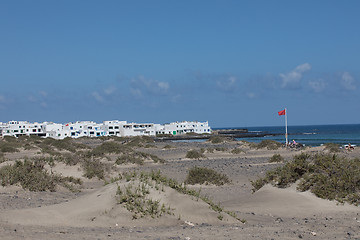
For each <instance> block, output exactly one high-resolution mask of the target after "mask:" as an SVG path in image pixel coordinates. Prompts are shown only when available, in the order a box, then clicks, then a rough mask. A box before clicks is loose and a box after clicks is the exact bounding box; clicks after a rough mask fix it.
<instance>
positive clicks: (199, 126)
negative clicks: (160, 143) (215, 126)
mask: <svg viewBox="0 0 360 240" xmlns="http://www.w3.org/2000/svg"><path fill="white" fill-rule="evenodd" d="M186 133H197V134H203V133H211V128H210V127H209V123H208V122H197V121H195V122H188V121H183V122H172V123H166V124H164V125H161V126H160V128H159V129H157V134H171V135H181V134H186Z"/></svg>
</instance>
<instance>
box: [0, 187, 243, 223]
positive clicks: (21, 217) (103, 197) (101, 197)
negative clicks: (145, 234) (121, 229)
mask: <svg viewBox="0 0 360 240" xmlns="http://www.w3.org/2000/svg"><path fill="white" fill-rule="evenodd" d="M128 184H130V183H128V182H119V183H112V184H109V185H107V186H104V187H102V188H100V189H98V190H96V191H93V192H91V193H88V194H86V195H83V196H81V197H78V198H77V199H74V200H71V201H68V202H64V203H61V204H56V205H51V206H45V207H39V208H31V209H18V210H9V211H5V212H3V213H2V215H1V217H0V218H1V219H2V220H3V221H7V222H10V223H15V224H22V225H40V226H77V227H85V226H86V227H89V226H93V227H95V226H99V227H100V226H101V227H111V226H114V227H115V226H137V225H139V226H152V225H174V224H182V223H185V222H186V223H188V224H189V223H190V224H191V223H193V224H201V223H210V224H211V223H235V222H238V220H236V219H235V218H233V217H231V216H229V215H227V214H226V213H224V212H223V213H221V216H222V217H220V218H222V220H220V219H219V215H220V214H219V213H218V212H215V211H214V210H212V209H211V208H210V207H209V205H208V204H207V203H205V202H203V201H202V200H201V199H196V198H195V197H192V196H188V195H184V194H181V193H179V192H177V191H175V190H174V189H171V188H170V187H166V186H164V187H162V189H158V190H156V189H155V188H149V189H150V191H149V194H148V198H149V199H152V200H154V201H159V202H160V204H161V205H162V204H164V206H166V207H167V208H169V209H171V211H170V212H171V214H164V215H163V216H161V217H159V218H156V221H152V219H153V218H152V217H151V216H145V217H143V218H138V219H133V213H131V212H129V211H128V210H127V209H126V208H125V207H124V206H123V205H121V204H119V203H118V197H117V195H116V193H117V190H118V186H120V188H122V189H125V188H126V186H127V185H128ZM131 184H134V185H136V184H138V182H136V181H135V182H132V183H131Z"/></svg>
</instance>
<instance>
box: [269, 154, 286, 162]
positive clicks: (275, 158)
mask: <svg viewBox="0 0 360 240" xmlns="http://www.w3.org/2000/svg"><path fill="white" fill-rule="evenodd" d="M283 161H284V158H283V156H281V155H280V154H274V155H273V156H272V157H271V158H270V160H269V163H274V162H276V163H278V162H283Z"/></svg>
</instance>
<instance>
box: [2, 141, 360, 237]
mask: <svg viewBox="0 0 360 240" xmlns="http://www.w3.org/2000/svg"><path fill="white" fill-rule="evenodd" d="M166 144H167V143H166ZM171 144H172V145H174V148H173V149H168V150H164V149H163V146H164V145H165V143H157V145H158V146H157V148H152V149H142V151H147V152H149V153H151V154H155V155H157V156H159V157H162V158H164V159H165V160H167V162H166V163H165V164H153V163H150V162H146V163H145V164H144V165H143V166H137V165H134V164H128V165H121V166H118V167H117V168H114V169H113V171H115V172H113V175H116V171H119V172H123V171H133V170H136V171H151V170H161V172H162V173H163V174H165V175H166V176H168V177H171V178H174V179H176V180H178V181H180V182H181V181H183V180H184V176H185V175H186V172H187V170H188V169H189V168H191V167H193V166H206V167H209V168H212V169H215V170H217V171H219V172H222V173H225V174H227V175H228V176H229V178H230V179H231V180H232V183H231V184H228V185H225V186H221V187H217V186H200V185H196V186H193V187H192V188H193V189H196V190H197V189H199V190H200V189H201V192H202V194H205V195H208V196H209V197H210V199H214V201H215V202H216V203H217V202H219V203H220V204H221V206H222V207H223V208H224V209H225V210H228V211H232V212H234V213H236V214H237V216H238V218H240V219H244V220H246V223H245V224H243V223H242V222H241V221H239V220H236V219H235V218H233V217H231V216H229V215H227V214H225V213H222V214H221V215H222V217H223V219H222V220H220V219H219V213H217V212H215V211H213V210H212V209H211V208H210V207H209V205H208V204H206V203H204V202H203V201H201V200H198V199H196V198H195V197H191V196H188V195H184V194H180V193H178V192H177V191H175V190H173V189H171V188H169V187H164V191H161V190H155V189H154V188H151V189H150V194H149V198H152V199H153V200H159V201H160V203H161V204H164V205H165V206H170V208H171V209H172V214H171V215H168V214H165V215H164V216H162V217H160V218H155V219H153V218H151V217H149V216H147V217H145V218H140V219H135V220H133V219H132V213H131V212H129V211H127V210H126V209H125V208H124V207H123V206H122V205H120V204H118V203H117V198H116V191H117V188H118V185H119V186H120V187H121V188H122V189H125V186H126V185H127V184H129V183H127V182H125V180H121V181H119V182H116V183H111V184H108V185H105V186H104V184H103V182H102V181H99V180H96V179H92V180H88V179H86V178H84V177H83V176H82V171H81V167H80V166H79V165H76V166H66V165H65V164H63V163H57V164H56V165H55V166H54V167H52V168H51V171H53V172H56V173H59V174H61V175H63V176H74V177H80V178H81V179H82V180H83V181H84V185H83V189H82V192H81V193H71V192H63V193H62V192H60V193H41V192H40V193H31V192H28V191H24V190H22V189H20V188H19V187H17V186H10V187H1V188H0V200H1V203H2V205H1V206H2V208H1V209H0V232H2V236H3V237H2V239H50V238H53V239H298V238H304V239H315V238H316V239H332V238H335V237H336V238H340V239H347V238H349V239H360V235H359V233H360V210H359V207H356V206H353V205H348V204H344V205H342V204H337V203H336V202H335V201H328V200H323V199H319V198H317V197H316V196H314V195H313V194H312V193H310V192H299V191H297V190H296V187H295V185H294V186H292V187H290V188H286V189H278V188H275V187H272V186H270V185H266V186H264V187H263V188H261V189H260V190H259V191H257V192H256V193H254V194H252V192H251V184H250V182H249V180H251V179H256V178H257V176H261V175H262V174H264V173H265V172H266V170H269V169H273V168H274V167H277V166H279V164H276V163H275V164H274V163H271V164H269V163H268V159H269V158H270V157H271V156H272V155H273V154H275V153H280V154H281V155H282V156H284V157H285V158H286V159H290V158H291V157H292V156H294V155H295V154H298V153H300V152H299V151H291V150H286V149H280V150H277V151H276V150H273V151H269V150H264V149H262V150H251V149H246V151H245V153H240V154H237V155H236V154H235V155H234V154H230V153H229V152H224V153H222V152H219V151H217V152H215V153H213V154H211V153H206V156H207V158H205V159H199V160H197V159H195V160H194V159H186V158H185V155H186V152H187V150H188V149H190V148H195V149H196V148H206V147H208V146H207V145H206V144H208V143H197V144H191V143H171ZM233 145H234V144H232V145H229V146H232V147H233ZM305 151H307V152H321V151H323V148H309V149H306V150H305ZM17 154H19V153H17ZM344 154H345V155H349V153H344ZM350 154H351V156H355V157H356V156H359V155H360V154H359V151H357V152H356V151H354V152H351V153H350ZM20 155H21V154H20ZM21 156H22V155H21ZM10 159H15V158H10ZM9 163H11V161H8V162H6V163H2V164H1V165H6V164H9ZM49 170H50V169H49ZM135 184H136V182H135ZM60 190H61V189H60ZM61 191H65V190H61ZM52 198H53V199H52ZM53 202H54V203H56V204H53ZM14 229H15V230H14Z"/></svg>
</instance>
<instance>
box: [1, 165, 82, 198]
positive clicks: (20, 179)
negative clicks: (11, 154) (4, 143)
mask: <svg viewBox="0 0 360 240" xmlns="http://www.w3.org/2000/svg"><path fill="white" fill-rule="evenodd" d="M46 163H47V162H46V160H45V159H25V160H24V161H16V162H15V164H13V165H7V166H4V167H2V168H1V169H0V181H1V185H2V186H7V185H16V184H19V185H20V186H21V187H22V188H24V189H27V190H30V191H51V192H54V191H55V190H56V186H57V185H60V186H63V187H66V188H68V189H70V190H74V189H75V188H74V186H75V185H81V180H80V179H78V178H74V177H62V176H60V175H56V174H53V173H52V172H49V171H47V170H46V169H45V168H44V166H45V164H46Z"/></svg>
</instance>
